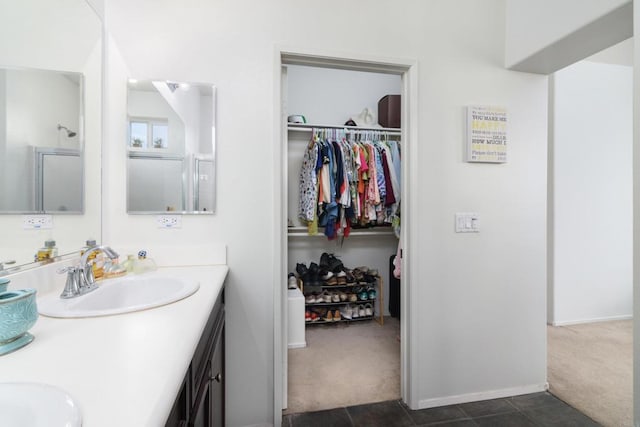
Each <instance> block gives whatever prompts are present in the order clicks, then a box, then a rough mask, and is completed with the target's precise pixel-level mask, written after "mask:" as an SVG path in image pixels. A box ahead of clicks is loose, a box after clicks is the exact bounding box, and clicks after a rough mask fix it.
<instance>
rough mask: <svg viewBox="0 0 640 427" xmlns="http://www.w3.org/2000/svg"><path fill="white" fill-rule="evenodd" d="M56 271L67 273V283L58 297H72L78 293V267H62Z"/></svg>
mask: <svg viewBox="0 0 640 427" xmlns="http://www.w3.org/2000/svg"><path fill="white" fill-rule="evenodd" d="M58 273H67V283H66V284H65V285H64V291H62V293H61V294H60V298H73V297H75V296H78V295H79V294H80V284H79V280H78V267H73V266H69V267H64V268H60V269H58Z"/></svg>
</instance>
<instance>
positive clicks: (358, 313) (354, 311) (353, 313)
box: [351, 306, 360, 319]
mask: <svg viewBox="0 0 640 427" xmlns="http://www.w3.org/2000/svg"><path fill="white" fill-rule="evenodd" d="M351 317H353V318H354V319H357V318H358V317H360V312H359V311H358V307H356V306H354V307H353V309H352V312H351Z"/></svg>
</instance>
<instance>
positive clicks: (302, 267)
mask: <svg viewBox="0 0 640 427" xmlns="http://www.w3.org/2000/svg"><path fill="white" fill-rule="evenodd" d="M307 271H309V269H308V268H307V266H306V265H305V264H301V263H297V264H296V272H297V273H298V277H302V276H304V275H305V273H306V272H307Z"/></svg>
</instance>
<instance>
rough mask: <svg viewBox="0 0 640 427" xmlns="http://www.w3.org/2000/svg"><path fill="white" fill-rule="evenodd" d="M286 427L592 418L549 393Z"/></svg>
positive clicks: (295, 418)
mask: <svg viewBox="0 0 640 427" xmlns="http://www.w3.org/2000/svg"><path fill="white" fill-rule="evenodd" d="M282 426H283V427H343V426H344V427H396V426H397V427H404V426H407V427H410V426H438V427H467V426H481V427H483V426H490V427H512V426H513V427H535V426H538V427H543V426H544V427H547V426H548V427H590V426H600V424H598V423H596V422H595V421H593V420H592V419H591V418H589V417H587V416H586V415H584V414H582V413H581V412H579V411H577V410H576V409H574V408H572V407H571V406H569V405H567V404H566V403H564V402H563V401H561V400H560V399H557V398H556V397H554V396H553V395H551V394H550V393H546V392H545V393H534V394H526V395H523V396H514V397H508V398H504V399H494V400H486V401H482V402H473V403H465V404H460V405H451V406H444V407H440V408H432V409H422V410H418V411H412V410H411V409H409V408H408V407H406V406H405V405H404V404H403V403H402V402H400V401H397V400H392V401H387V402H380V403H371V404H367V405H357V406H349V407H346V408H337V409H330V410H326V411H317V412H304V413H300V414H290V415H286V416H284V417H283V419H282Z"/></svg>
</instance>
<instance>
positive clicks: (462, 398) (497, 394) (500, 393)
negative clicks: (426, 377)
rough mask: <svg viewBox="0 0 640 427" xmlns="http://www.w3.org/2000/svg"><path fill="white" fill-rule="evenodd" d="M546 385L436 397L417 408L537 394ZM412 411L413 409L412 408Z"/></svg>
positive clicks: (424, 401)
mask: <svg viewBox="0 0 640 427" xmlns="http://www.w3.org/2000/svg"><path fill="white" fill-rule="evenodd" d="M547 387H548V386H547V384H546V383H543V384H532V385H527V386H522V387H512V388H503V389H500V390H489V391H481V392H478V393H468V394H458V395H455V396H444V397H436V398H433V399H422V400H420V401H418V408H416V409H428V408H436V407H439V406H447V405H456V404H458V403H469V402H478V401H480V400H490V399H500V398H503V397H511V396H518V395H521V394H529V393H538V392H541V391H546V390H547ZM412 409H414V408H412Z"/></svg>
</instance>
